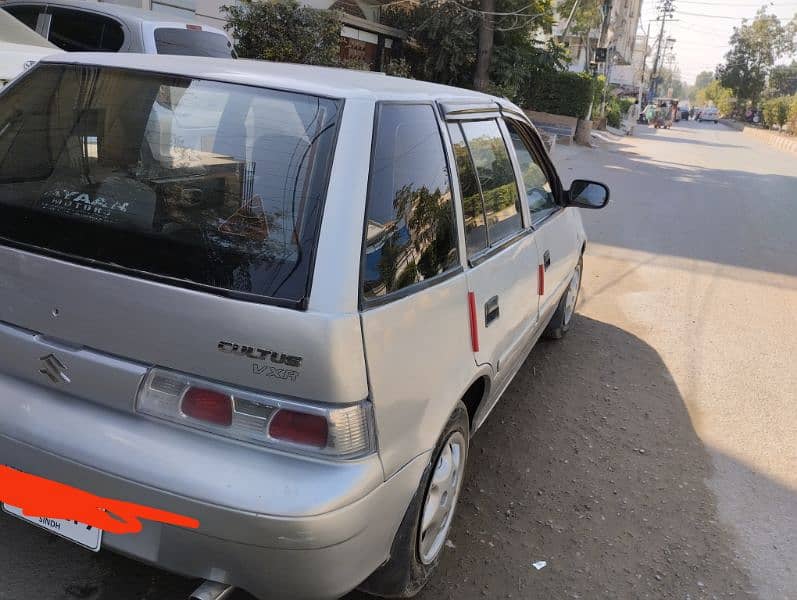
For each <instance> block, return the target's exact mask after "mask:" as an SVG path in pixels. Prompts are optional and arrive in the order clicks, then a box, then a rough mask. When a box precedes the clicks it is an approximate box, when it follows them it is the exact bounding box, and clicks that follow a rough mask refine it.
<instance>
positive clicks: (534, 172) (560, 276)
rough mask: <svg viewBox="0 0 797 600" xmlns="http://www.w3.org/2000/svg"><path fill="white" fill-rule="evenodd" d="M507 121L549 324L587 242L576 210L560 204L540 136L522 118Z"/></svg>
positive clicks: (556, 180) (544, 317) (558, 188)
mask: <svg viewBox="0 0 797 600" xmlns="http://www.w3.org/2000/svg"><path fill="white" fill-rule="evenodd" d="M505 121H506V126H507V129H508V131H509V136H510V139H511V142H512V148H513V150H514V153H515V156H516V157H517V162H518V167H519V169H520V171H521V175H522V178H523V183H524V187H525V194H526V199H527V202H528V206H529V212H530V214H531V224H532V226H533V227H534V229H535V232H536V238H537V248H538V250H539V255H538V257H537V266H538V271H539V273H540V278H541V285H540V290H539V291H540V308H539V311H540V319H541V321H542V322H545V321H546V320H547V319H548V317H550V315H551V314H552V313H553V311H554V310H555V308H556V305H557V303H558V302H559V298H560V297H561V295H562V293H563V292H564V290H565V288H566V285H567V283H568V282H569V281H570V277H571V276H572V273H573V269H574V268H575V266H576V263H577V261H578V257H579V255H580V252H581V246H582V244H583V242H584V240H583V239H580V233H579V232H580V229H579V228H578V227H576V224H575V223H574V221H573V214H572V210H570V209H566V208H565V207H564V206H562V205H561V204H560V203H559V201H558V198H559V196H560V194H561V184H560V182H559V178H558V177H557V175H556V171H555V170H554V168H553V165H552V164H551V163H550V161H549V160H548V158H547V155H546V154H545V150H544V149H543V145H542V141H541V140H540V138H539V136H538V135H537V133H536V132H535V131H534V129H533V128H532V127H530V126H529V125H528V124H527V123H525V122H523V121H522V120H520V119H513V118H506V119H505Z"/></svg>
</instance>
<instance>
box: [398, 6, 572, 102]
mask: <svg viewBox="0 0 797 600" xmlns="http://www.w3.org/2000/svg"><path fill="white" fill-rule="evenodd" d="M484 8H485V7H484V5H482V4H481V2H480V0H461V1H458V2H448V1H445V0H431V1H429V2H417V3H406V4H404V3H400V4H399V3H396V4H392V5H389V6H386V7H385V8H384V9H383V12H382V18H383V21H384V22H385V24H387V25H392V26H393V27H398V28H400V29H403V30H404V31H406V32H407V34H408V39H407V41H406V43H405V46H404V47H405V55H406V57H407V62H408V63H409V65H410V70H411V72H412V75H413V76H414V77H416V78H417V79H423V80H427V81H436V82H439V83H446V84H449V85H458V86H461V87H480V88H482V89H486V90H489V91H494V92H496V93H500V94H503V95H507V96H510V97H511V98H512V99H515V100H518V99H519V98H520V95H519V94H520V92H521V90H523V89H524V88H525V87H526V82H527V81H528V80H529V78H531V77H533V76H534V75H535V73H538V72H540V71H541V70H554V69H561V68H563V63H564V55H565V54H564V48H563V47H562V46H560V45H558V44H555V43H548V44H543V43H542V42H538V41H536V40H535V39H534V36H533V34H534V33H535V32H536V31H538V30H539V29H545V28H546V27H550V24H551V23H552V19H553V13H552V9H551V4H550V0H533V1H532V2H531V3H529V0H495V6H494V7H493V8H494V10H488V11H487V12H486V13H485V11H484ZM487 8H490V7H489V6H488V7H487ZM488 17H489V19H488ZM486 20H489V21H490V22H491V23H492V25H491V26H492V30H491V34H490V33H489V32H486V31H485V29H484V26H483V25H484V23H485V22H486ZM488 46H489V48H488ZM488 50H489V51H488ZM480 57H481V62H479V58H480ZM485 66H486V68H487V71H486V75H485V71H484V68H485Z"/></svg>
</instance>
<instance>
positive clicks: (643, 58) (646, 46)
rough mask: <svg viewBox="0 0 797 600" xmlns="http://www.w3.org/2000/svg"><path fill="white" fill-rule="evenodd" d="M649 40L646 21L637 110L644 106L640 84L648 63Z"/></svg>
mask: <svg viewBox="0 0 797 600" xmlns="http://www.w3.org/2000/svg"><path fill="white" fill-rule="evenodd" d="M649 41H650V23H648V30H647V31H646V32H645V51H644V52H643V53H642V75H641V76H640V77H639V100H638V101H637V105H638V106H639V110H640V111H642V110H643V109H644V108H645V107H644V106H642V85H643V84H644V83H645V67H646V66H647V64H648V45H649Z"/></svg>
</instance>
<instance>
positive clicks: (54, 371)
mask: <svg viewBox="0 0 797 600" xmlns="http://www.w3.org/2000/svg"><path fill="white" fill-rule="evenodd" d="M39 360H40V361H41V362H42V364H43V366H42V368H41V369H39V373H41V374H42V375H47V377H49V378H50V381H52V382H53V383H69V381H70V379H69V377H68V376H67V374H66V373H65V371H66V370H67V369H66V365H64V363H62V362H61V361H60V360H58V359H57V358H56V357H55V355H54V354H48V355H47V356H42V357H41V358H40V359H39Z"/></svg>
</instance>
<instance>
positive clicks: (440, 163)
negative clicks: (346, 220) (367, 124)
mask: <svg viewBox="0 0 797 600" xmlns="http://www.w3.org/2000/svg"><path fill="white" fill-rule="evenodd" d="M378 111H379V112H378V115H377V121H376V131H375V138H374V143H373V157H372V161H371V177H370V182H369V188H368V206H367V211H366V231H365V255H364V257H363V277H362V279H363V296H364V298H366V299H374V298H379V297H381V296H385V295H386V294H389V293H391V292H395V291H398V290H401V289H403V288H406V287H407V286H410V285H412V284H415V283H419V282H421V281H424V280H427V279H429V278H430V277H434V276H435V275H439V274H441V273H443V272H444V271H446V270H448V269H450V268H452V267H454V266H455V265H457V264H458V263H459V255H458V252H457V242H456V233H455V219H454V206H453V201H452V198H451V185H450V180H449V173H448V165H447V163H446V158H445V153H444V150H443V144H442V139H441V137H440V130H439V128H438V125H437V118H436V116H435V113H434V109H433V108H432V106H430V105H428V104H418V105H406V104H381V105H380V106H379V109H378Z"/></svg>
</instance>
